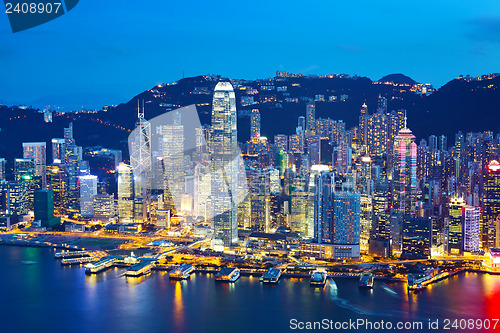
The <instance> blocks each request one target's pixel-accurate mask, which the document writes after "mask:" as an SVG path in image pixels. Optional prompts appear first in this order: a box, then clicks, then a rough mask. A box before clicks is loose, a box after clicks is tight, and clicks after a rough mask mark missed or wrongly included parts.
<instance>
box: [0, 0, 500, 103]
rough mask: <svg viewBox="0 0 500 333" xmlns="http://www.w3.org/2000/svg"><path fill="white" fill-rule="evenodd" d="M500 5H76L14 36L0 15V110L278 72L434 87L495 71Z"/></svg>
mask: <svg viewBox="0 0 500 333" xmlns="http://www.w3.org/2000/svg"><path fill="white" fill-rule="evenodd" d="M499 62H500V1H498V0H493V1H457V0H453V1H452V0H450V1H448V0H439V1H401V0H397V1H396V0H395V1H384V0H382V1H373V0H370V1H342V2H341V1H335V0H322V1H314V0H313V1H311V0H309V1H290V0H289V1H279V0H274V1H258V0H256V1H189V0H188V1H171V0H143V1H137V0H134V1H131V0H120V1H118V0H105V1H103V0H82V1H80V3H79V4H78V5H77V6H76V7H75V8H74V9H73V10H71V11H70V12H68V13H66V14H65V15H63V16H61V17H59V18H57V19H55V20H53V21H51V22H48V23H46V24H44V25H41V26H38V27H35V28H32V29H29V30H26V31H22V32H18V33H15V34H14V33H12V32H11V29H10V25H9V23H8V19H7V15H6V14H5V11H2V13H0V102H2V103H4V104H10V103H12V104H13V103H23V104H27V105H30V104H33V105H34V106H37V107H43V106H45V105H48V104H56V105H59V106H62V107H65V108H66V109H67V108H73V109H76V108H79V107H86V108H100V107H101V106H102V105H104V104H117V103H120V102H126V101H128V100H129V99H130V98H132V97H133V96H134V95H136V94H137V93H139V92H141V91H143V90H145V89H148V88H150V87H152V86H153V85H155V84H157V83H162V82H172V81H176V80H178V79H180V78H182V74H183V71H184V73H185V76H196V75H201V74H208V73H213V74H220V75H222V76H225V77H231V78H244V79H256V78H265V77H272V76H274V74H275V72H276V71H277V70H284V71H289V72H294V73H304V74H331V73H346V74H351V75H354V74H356V75H361V76H367V77H369V78H371V79H372V80H377V79H380V78H381V77H382V76H384V75H386V74H391V73H403V74H405V75H408V76H410V77H412V78H413V79H414V80H416V81H418V82H423V83H431V84H433V85H434V86H435V87H440V86H441V85H443V84H445V83H446V82H448V81H449V80H451V79H453V78H455V77H457V76H458V75H460V74H464V75H466V74H471V75H481V74H486V73H490V72H500V68H499V65H500V64H499Z"/></svg>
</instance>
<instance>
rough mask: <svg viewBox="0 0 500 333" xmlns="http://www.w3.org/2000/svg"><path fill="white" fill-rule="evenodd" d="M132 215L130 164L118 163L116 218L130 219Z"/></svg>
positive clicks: (132, 196)
mask: <svg viewBox="0 0 500 333" xmlns="http://www.w3.org/2000/svg"><path fill="white" fill-rule="evenodd" d="M133 216H134V183H133V174H132V168H131V167H130V165H128V164H125V163H120V165H119V166H118V218H119V219H120V220H121V221H127V222H130V221H132V219H133Z"/></svg>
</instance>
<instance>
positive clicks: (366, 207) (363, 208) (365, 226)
mask: <svg viewBox="0 0 500 333" xmlns="http://www.w3.org/2000/svg"><path fill="white" fill-rule="evenodd" d="M372 214H373V205H372V197H371V196H369V195H367V194H361V196H360V227H361V229H360V248H361V250H362V251H368V240H369V239H370V236H371V235H372V219H373V216H372Z"/></svg>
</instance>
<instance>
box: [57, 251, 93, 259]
mask: <svg viewBox="0 0 500 333" xmlns="http://www.w3.org/2000/svg"><path fill="white" fill-rule="evenodd" d="M87 256H90V253H89V252H87V251H71V252H70V251H62V252H56V253H54V258H56V259H60V258H77V257H87Z"/></svg>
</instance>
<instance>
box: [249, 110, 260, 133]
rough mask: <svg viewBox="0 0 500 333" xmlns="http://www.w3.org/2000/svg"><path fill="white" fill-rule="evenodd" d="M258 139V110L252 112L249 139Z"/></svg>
mask: <svg viewBox="0 0 500 333" xmlns="http://www.w3.org/2000/svg"><path fill="white" fill-rule="evenodd" d="M259 138H260V112H259V110H258V109H253V110H252V115H251V119H250V139H259Z"/></svg>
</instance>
